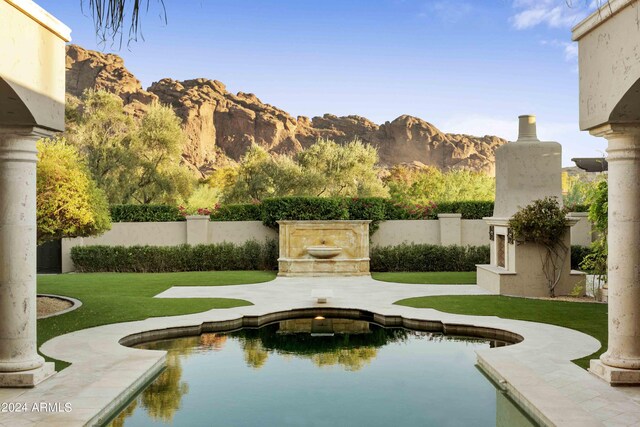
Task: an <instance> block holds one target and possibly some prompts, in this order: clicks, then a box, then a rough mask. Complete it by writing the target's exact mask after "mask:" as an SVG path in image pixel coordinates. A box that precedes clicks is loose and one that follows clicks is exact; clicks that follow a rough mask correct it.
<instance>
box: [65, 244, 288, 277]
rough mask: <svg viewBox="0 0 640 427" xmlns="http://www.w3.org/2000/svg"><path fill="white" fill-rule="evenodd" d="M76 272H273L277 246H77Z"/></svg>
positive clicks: (72, 255) (75, 251)
mask: <svg viewBox="0 0 640 427" xmlns="http://www.w3.org/2000/svg"><path fill="white" fill-rule="evenodd" d="M71 259H72V260H73V263H74V264H75V266H76V271H78V272H84V273H94V272H118V273H125V272H127V273H165V272H174V271H220V270H276V269H277V268H278V261H277V260H278V243H277V242H276V241H275V240H267V241H266V242H264V243H259V242H256V241H255V240H252V241H249V242H246V243H244V244H242V245H234V244H232V243H220V244H215V245H197V246H190V245H180V246H130V247H124V246H76V247H73V248H72V249H71Z"/></svg>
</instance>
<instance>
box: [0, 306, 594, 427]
mask: <svg viewBox="0 0 640 427" xmlns="http://www.w3.org/2000/svg"><path fill="white" fill-rule="evenodd" d="M318 308H320V307H318V306H317V305H309V304H303V305H299V306H294V307H292V306H291V305H289V304H285V305H282V306H278V305H276V304H272V306H271V307H269V308H265V307H263V308H260V307H258V306H247V307H237V308H233V309H218V310H211V311H208V312H204V313H198V314H192V315H184V316H176V317H160V318H152V319H146V320H143V321H138V322H129V323H120V324H113V325H105V326H100V327H97V328H91V329H85V330H81V331H76V332H73V333H70V334H67V335H64V336H60V337H57V338H54V339H53V340H50V341H48V342H47V343H45V344H44V345H43V346H42V347H41V351H43V352H44V353H46V354H47V355H49V356H52V357H55V358H58V359H61V360H66V361H69V362H72V363H73V364H72V365H71V366H70V367H69V368H67V369H65V370H64V371H62V372H60V373H58V374H56V375H55V376H54V377H52V378H51V379H49V380H47V381H46V382H44V383H42V384H41V385H40V386H39V387H38V388H36V389H30V390H23V391H14V394H13V396H8V395H7V393H6V392H7V389H2V390H0V398H2V399H1V400H3V401H8V400H12V401H42V400H46V399H51V398H52V397H53V396H56V399H58V400H66V401H70V402H71V403H72V405H74V410H73V411H72V412H70V413H61V414H60V413H56V414H33V413H32V414H13V415H11V416H9V417H6V418H5V417H3V418H1V419H0V425H11V426H20V425H25V426H27V425H35V424H36V423H39V422H47V423H48V424H49V425H92V423H99V422H103V421H104V420H106V419H107V418H108V417H107V415H106V412H107V411H106V409H108V407H110V408H115V407H117V406H118V404H117V403H116V402H122V401H124V400H126V399H127V397H126V396H129V397H130V396H131V393H132V390H133V389H134V388H135V384H137V383H141V382H143V381H142V380H141V378H143V377H145V378H148V377H149V376H152V375H155V374H156V373H157V370H158V369H159V368H158V363H161V361H162V360H163V358H164V354H165V353H164V352H162V351H151V350H136V349H131V348H128V347H124V346H122V345H121V344H120V342H121V340H122V339H123V338H126V337H127V336H131V335H133V334H144V333H145V332H148V331H153V330H162V329H164V330H167V331H171V330H174V331H175V330H176V329H182V330H183V332H184V330H185V328H186V330H189V329H190V331H189V332H190V333H195V332H197V331H199V330H200V328H201V325H202V324H203V323H207V322H212V321H233V320H237V319H240V318H242V317H243V316H265V315H269V314H272V313H275V312H281V311H285V312H286V311H291V310H295V309H318ZM329 308H331V309H333V308H343V309H344V308H347V309H352V310H361V311H368V312H372V313H375V314H377V315H379V316H384V317H394V316H397V317H403V318H409V319H414V320H417V321H431V322H441V323H443V324H459V325H461V326H465V327H468V328H475V327H486V328H493V329H502V330H507V331H509V332H510V333H516V334H518V335H521V336H523V337H524V338H525V340H524V341H523V342H521V343H519V344H518V345H515V346H508V347H500V348H496V349H492V350H488V351H487V352H489V353H490V357H489V358H487V357H486V355H485V352H479V360H480V359H483V360H485V361H487V360H488V362H487V364H488V365H489V366H494V368H495V369H496V371H498V372H501V373H502V371H503V367H501V366H499V363H498V364H497V365H496V363H495V361H492V358H491V354H494V353H495V354H501V355H502V354H503V353H505V351H506V350H510V349H517V348H520V350H519V351H518V352H517V353H518V354H519V353H522V352H525V353H526V352H527V351H528V352H534V351H536V349H537V347H540V346H545V345H549V344H551V346H552V348H554V356H555V357H557V358H560V359H561V360H564V362H562V363H563V364H566V365H573V364H572V363H571V362H570V360H572V359H574V358H576V357H581V356H584V355H586V354H590V353H592V352H593V351H596V350H597V349H598V348H599V346H600V344H599V342H597V340H595V339H594V338H592V337H589V336H587V335H585V334H582V333H580V332H577V331H573V330H570V329H565V328H560V327H556V326H552V325H543V324H536V323H531V322H522V321H514V320H505V319H499V318H497V317H482V316H466V315H453V314H448V313H442V312H438V311H436V310H432V309H415V308H410V307H402V306H394V305H384V306H371V305H368V304H363V305H353V304H348V305H342V304H338V305H329V307H322V309H329ZM449 333H451V331H449ZM576 344H577V345H576ZM507 353H510V352H509V351H507ZM516 356H517V354H516ZM502 359H504V357H502ZM498 362H499V360H498ZM573 366H574V367H575V368H576V369H578V370H580V371H582V373H583V374H584V375H587V376H589V374H588V373H586V372H585V371H583V370H582V369H580V368H579V367H577V366H575V365H573ZM506 378H507V381H510V383H511V384H515V383H516V381H513V379H512V378H510V376H509V375H507V376H506ZM497 382H499V381H497ZM11 391H13V390H11ZM3 393H4V396H3ZM523 394H526V393H523ZM517 400H518V401H519V400H520V399H517ZM530 400H531V399H530ZM580 418H583V417H580ZM4 423H9V424H4ZM565 425H569V424H565ZM576 425H577V424H576ZM582 425H584V424H582ZM593 425H600V424H593Z"/></svg>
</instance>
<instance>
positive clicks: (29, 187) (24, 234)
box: [0, 127, 53, 387]
mask: <svg viewBox="0 0 640 427" xmlns="http://www.w3.org/2000/svg"><path fill="white" fill-rule="evenodd" d="M45 136H48V133H47V132H45V131H43V130H41V129H38V128H33V127H4V128H2V127H0V387H25V386H26V387H29V386H33V385H35V384H36V383H37V382H39V381H41V380H42V379H44V378H46V377H47V376H49V375H51V374H52V373H53V366H52V365H53V364H50V363H48V364H45V363H44V359H43V358H42V357H41V356H39V355H38V352H37V342H36V141H37V140H38V139H39V138H42V137H45Z"/></svg>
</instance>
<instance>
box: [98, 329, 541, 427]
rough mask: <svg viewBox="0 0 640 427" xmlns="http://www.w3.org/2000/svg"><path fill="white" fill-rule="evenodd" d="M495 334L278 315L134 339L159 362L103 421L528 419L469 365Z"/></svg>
mask: <svg viewBox="0 0 640 427" xmlns="http://www.w3.org/2000/svg"><path fill="white" fill-rule="evenodd" d="M504 344H505V343H504V342H500V341H495V340H488V339H479V338H470V337H460V336H449V335H444V334H442V333H434V332H426V331H415V330H409V329H405V328H388V327H383V326H381V325H379V324H377V323H375V322H372V321H369V320H361V319H346V318H338V317H336V318H332V317H326V318H325V317H323V316H314V317H304V318H297V319H285V320H280V321H276V322H273V323H270V324H268V325H265V326H263V327H260V328H243V329H241V330H237V331H233V332H222V333H219V332H216V333H205V334H202V335H200V336H195V337H183V338H176V339H170V340H162V341H155V342H150V343H146V344H142V345H140V346H139V347H140V348H145V349H152V350H166V351H167V352H168V353H167V368H166V369H165V370H164V371H163V372H162V373H161V374H160V375H159V376H158V377H157V378H156V380H155V381H154V382H152V383H151V384H150V385H149V386H148V387H147V388H146V389H145V390H144V391H142V392H141V393H140V394H139V395H138V396H137V397H136V398H135V399H134V400H133V401H132V402H131V403H130V404H129V405H128V406H127V407H126V408H125V409H124V410H123V411H122V412H121V413H120V414H119V415H118V416H117V417H116V418H115V419H114V420H113V421H112V423H111V424H110V425H113V426H128V427H130V426H150V425H158V426H160V425H167V424H168V423H172V424H173V425H176V426H191V425H193V426H203V425H216V426H301V425H304V426H341V425H345V426H390V425H393V426H467V425H473V426H496V425H505V426H506V425H509V426H519V425H520V426H532V425H534V424H533V423H532V422H531V421H530V420H529V419H527V418H526V417H525V416H524V415H523V414H522V413H521V412H520V411H519V410H518V409H517V408H516V407H515V406H514V405H513V404H512V403H511V401H510V400H509V399H507V398H506V397H505V396H503V395H502V393H501V392H500V390H498V389H496V388H495V387H494V385H493V384H492V383H491V382H490V381H489V380H487V379H486V378H485V377H484V375H483V374H482V373H481V372H480V371H479V370H478V369H477V368H476V366H475V360H476V356H475V350H476V349H479V348H487V347H489V346H496V345H498V346H499V345H504Z"/></svg>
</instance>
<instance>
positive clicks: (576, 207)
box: [566, 203, 591, 212]
mask: <svg viewBox="0 0 640 427" xmlns="http://www.w3.org/2000/svg"><path fill="white" fill-rule="evenodd" d="M590 207H591V205H584V204H578V203H574V204H571V205H566V208H567V212H589V208H590Z"/></svg>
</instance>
